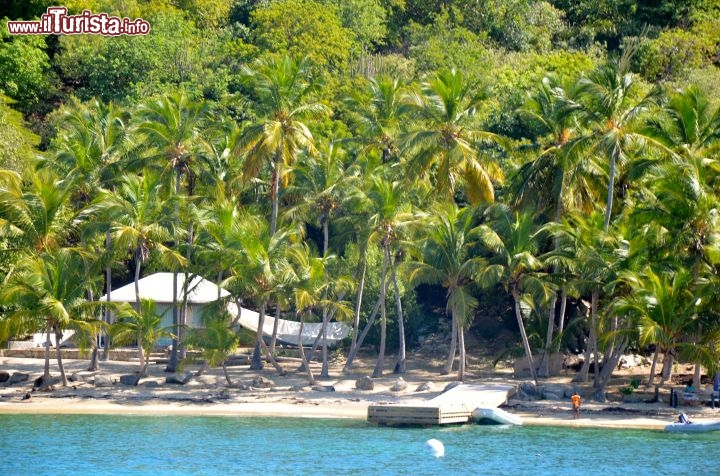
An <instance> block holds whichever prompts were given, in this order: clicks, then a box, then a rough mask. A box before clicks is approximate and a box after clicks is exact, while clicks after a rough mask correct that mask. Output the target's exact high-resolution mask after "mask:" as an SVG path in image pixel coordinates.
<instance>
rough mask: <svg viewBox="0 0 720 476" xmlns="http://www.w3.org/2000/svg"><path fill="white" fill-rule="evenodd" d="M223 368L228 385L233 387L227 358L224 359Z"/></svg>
mask: <svg viewBox="0 0 720 476" xmlns="http://www.w3.org/2000/svg"><path fill="white" fill-rule="evenodd" d="M222 368H223V374H225V380H226V381H227V384H228V387H232V386H233V383H232V380H230V374H229V373H228V368H227V359H225V360H223V361H222Z"/></svg>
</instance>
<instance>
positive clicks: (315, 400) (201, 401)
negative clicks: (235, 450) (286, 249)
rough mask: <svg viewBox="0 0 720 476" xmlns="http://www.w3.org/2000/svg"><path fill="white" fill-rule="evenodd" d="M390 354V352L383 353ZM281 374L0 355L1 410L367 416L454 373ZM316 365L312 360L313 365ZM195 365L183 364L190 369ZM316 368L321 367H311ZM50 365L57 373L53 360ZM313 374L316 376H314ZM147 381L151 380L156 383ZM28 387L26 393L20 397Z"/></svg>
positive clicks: (538, 413) (639, 418)
mask: <svg viewBox="0 0 720 476" xmlns="http://www.w3.org/2000/svg"><path fill="white" fill-rule="evenodd" d="M388 360H389V359H388ZM65 364H66V373H67V375H68V376H70V375H71V374H73V373H74V372H77V371H83V370H85V368H86V367H87V365H88V361H86V360H67V361H66V362H65ZM283 365H284V367H285V368H286V369H287V370H288V375H287V376H279V375H278V374H277V373H276V372H275V371H274V369H273V368H272V367H271V366H269V365H267V366H266V367H265V369H264V370H263V371H262V372H260V375H262V376H263V377H265V378H268V379H270V380H272V381H274V382H275V384H276V385H277V387H276V388H275V389H272V390H269V389H249V390H241V389H238V388H228V387H227V385H226V381H225V377H224V375H223V373H222V369H210V370H209V371H208V372H207V373H206V374H205V375H203V376H200V377H196V378H194V379H193V380H192V381H191V382H190V383H188V384H186V385H182V386H181V385H170V384H166V383H164V382H165V377H166V375H167V374H165V373H164V371H163V370H164V367H165V366H164V365H161V364H157V365H151V367H150V369H149V370H150V375H149V377H148V378H145V379H142V380H141V382H140V385H139V386H137V387H130V386H125V385H121V384H119V383H116V384H115V385H113V386H110V387H97V388H96V387H94V386H93V385H91V384H88V383H84V382H79V381H75V382H70V383H69V386H68V387H66V388H63V387H62V386H60V385H57V386H56V389H55V390H54V391H52V392H40V391H31V389H32V382H33V380H34V379H35V378H37V377H39V376H41V375H42V369H43V361H42V360H41V359H24V358H14V357H0V370H4V371H6V372H8V373H10V374H11V375H12V373H13V372H28V373H30V380H29V381H27V382H23V383H19V384H15V385H12V386H8V385H6V384H0V413H57V414H61V413H62V414H153V415H253V416H279V417H285V416H287V417H308V418H353V419H361V420H364V419H366V418H367V407H368V406H369V405H370V404H371V403H376V402H387V403H393V402H412V401H422V400H427V399H430V398H433V397H435V396H437V395H438V394H439V393H440V391H442V389H443V388H444V387H445V385H446V384H447V383H448V382H450V381H453V376H442V377H441V376H440V375H439V373H438V372H437V369H434V368H431V369H428V368H419V367H413V366H412V365H408V368H409V370H408V372H407V373H406V374H405V375H403V378H404V379H405V380H406V381H407V383H408V388H407V389H406V390H404V391H401V392H392V391H390V390H389V388H390V387H391V386H392V385H393V383H394V382H395V380H396V378H397V376H395V375H392V374H390V373H388V374H386V376H384V377H382V378H379V379H374V380H375V389H374V390H372V391H360V390H357V389H356V388H355V380H356V379H357V378H359V377H361V376H362V375H369V374H370V372H371V368H372V365H368V364H364V365H358V368H357V371H356V372H355V373H353V374H352V375H348V376H344V375H342V373H341V371H340V367H338V366H332V367H331V371H330V376H331V378H328V379H318V380H317V385H321V386H333V387H334V389H335V391H333V392H323V391H317V390H313V389H311V388H310V387H309V386H305V387H303V388H302V389H301V390H296V389H293V388H292V387H295V386H302V385H307V379H306V376H305V373H300V372H297V363H294V362H289V363H288V362H285V363H283ZM137 367H138V366H137V363H132V362H101V369H100V372H99V373H101V374H104V375H107V376H109V377H111V378H112V379H114V380H117V379H119V376H120V375H122V374H128V373H132V372H134V371H136V370H137ZM313 368H314V367H313ZM196 369H197V367H193V368H188V370H191V371H195V370H196ZM230 369H231V370H230V372H231V378H232V379H233V382H234V383H239V384H246V385H249V384H250V383H251V382H252V379H253V378H254V377H256V376H257V375H258V373H257V372H253V371H250V370H249V369H248V368H247V366H234V367H231V368H230ZM314 370H315V373H316V375H318V374H319V368H318V369H315V368H314ZM51 373H52V374H53V375H58V372H57V366H56V364H55V362H53V363H52V365H51ZM316 378H317V377H316ZM428 381H430V382H433V384H434V389H433V390H432V391H426V392H415V390H416V388H417V387H418V386H419V385H420V384H421V383H424V382H428ZM153 382H155V383H156V384H157V386H152V385H154V384H153ZM466 382H467V383H488V382H498V383H517V382H513V381H512V380H511V379H508V378H507V375H506V374H498V375H485V376H484V377H483V378H478V377H474V378H469V379H466ZM29 392H30V395H31V397H30V398H29V399H26V400H23V396H24V395H26V394H27V393H29ZM506 409H507V410H508V411H510V412H511V413H515V414H517V415H519V416H521V417H522V418H523V421H524V424H526V425H551V426H573V427H575V426H577V427H608V428H642V429H662V428H663V427H664V426H665V425H667V424H668V423H670V422H671V421H673V420H674V419H675V418H676V415H677V413H678V411H684V412H685V413H687V414H688V415H689V416H690V418H691V419H695V420H699V419H704V418H705V419H708V418H720V410H713V409H710V408H707V407H687V408H685V407H683V408H681V409H672V408H669V407H668V406H667V404H661V403H655V404H645V403H636V404H626V403H593V402H584V404H583V407H582V410H581V415H580V418H579V419H577V420H573V419H572V412H571V410H570V402H569V401H568V402H562V401H536V402H519V401H517V400H511V401H510V402H509V405H508V406H507V408H506Z"/></svg>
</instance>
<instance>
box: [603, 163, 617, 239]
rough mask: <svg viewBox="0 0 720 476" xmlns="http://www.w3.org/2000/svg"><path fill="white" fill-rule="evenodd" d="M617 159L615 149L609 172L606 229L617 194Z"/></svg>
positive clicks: (608, 225)
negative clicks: (614, 196) (614, 197)
mask: <svg viewBox="0 0 720 476" xmlns="http://www.w3.org/2000/svg"><path fill="white" fill-rule="evenodd" d="M616 161H617V152H616V151H615V150H613V151H612V153H611V154H610V170H609V172H608V196H607V204H606V205H605V231H608V229H609V228H610V216H611V215H612V207H613V195H614V194H615V164H616Z"/></svg>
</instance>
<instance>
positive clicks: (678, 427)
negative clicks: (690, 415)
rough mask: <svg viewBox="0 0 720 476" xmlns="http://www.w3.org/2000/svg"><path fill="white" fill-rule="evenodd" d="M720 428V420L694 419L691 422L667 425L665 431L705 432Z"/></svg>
mask: <svg viewBox="0 0 720 476" xmlns="http://www.w3.org/2000/svg"><path fill="white" fill-rule="evenodd" d="M718 430H720V420H712V421H694V422H689V423H680V422H675V423H671V424H669V425H667V426H665V431H671V432H677V433H703V432H706V431H718Z"/></svg>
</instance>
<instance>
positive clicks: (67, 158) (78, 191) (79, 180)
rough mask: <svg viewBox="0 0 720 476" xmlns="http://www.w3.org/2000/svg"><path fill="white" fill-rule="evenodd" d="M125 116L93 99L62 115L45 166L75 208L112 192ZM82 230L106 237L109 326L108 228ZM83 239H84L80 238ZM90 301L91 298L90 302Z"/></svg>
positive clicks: (127, 134) (125, 151)
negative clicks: (62, 178)
mask: <svg viewBox="0 0 720 476" xmlns="http://www.w3.org/2000/svg"><path fill="white" fill-rule="evenodd" d="M129 117H130V116H129V113H128V112H127V111H126V110H125V109H123V108H120V107H117V106H115V105H114V104H113V103H109V104H105V103H103V102H101V101H99V100H97V99H94V100H92V101H90V102H89V103H87V104H79V103H73V104H72V105H71V106H70V107H68V108H64V109H63V110H62V113H61V121H60V130H59V131H58V134H57V136H56V138H55V142H54V143H53V148H54V150H55V153H54V154H52V155H51V158H52V160H46V161H45V162H44V165H45V166H47V167H50V168H53V169H57V170H58V171H59V172H60V173H61V174H63V175H66V176H67V177H70V178H71V180H72V181H73V185H72V189H73V194H72V195H73V198H72V202H73V204H74V206H75V207H76V208H77V209H82V207H84V206H86V205H88V204H89V203H90V202H91V201H92V200H93V198H95V195H96V194H97V192H98V190H100V189H108V190H112V189H113V187H114V184H113V182H114V181H115V180H116V179H117V177H118V176H119V175H120V169H121V166H122V165H121V164H123V163H124V162H125V159H127V158H128V157H129V156H132V154H133V144H132V136H133V133H132V131H131V129H130V127H129ZM80 223H81V225H82V227H81V229H82V231H83V232H85V233H89V234H90V238H92V235H93V234H94V233H96V232H100V233H102V232H103V231H104V232H105V254H106V257H107V263H106V267H105V293H106V296H107V303H108V305H107V306H106V308H105V316H104V318H105V322H106V323H108V324H110V319H111V314H110V304H109V303H110V300H111V293H112V272H111V265H112V252H111V250H112V243H111V242H110V230H109V226H108V224H107V223H98V222H97V221H83V220H81V221H80ZM83 239H85V237H83ZM89 299H90V300H92V296H90V297H89ZM109 343H110V342H109V339H108V338H107V336H106V338H105V355H104V358H105V359H107V357H108V353H107V351H108V348H109ZM97 368H98V349H97V345H95V346H93V355H92V361H91V363H90V366H89V368H88V370H97Z"/></svg>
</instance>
